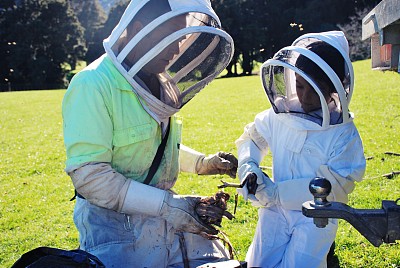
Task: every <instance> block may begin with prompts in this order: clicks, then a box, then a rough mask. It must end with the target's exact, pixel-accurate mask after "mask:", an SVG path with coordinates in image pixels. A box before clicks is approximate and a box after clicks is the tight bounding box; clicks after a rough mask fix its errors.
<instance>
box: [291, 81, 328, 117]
mask: <svg viewBox="0 0 400 268" xmlns="http://www.w3.org/2000/svg"><path fill="white" fill-rule="evenodd" d="M324 88H326V87H322V88H320V90H321V91H322V94H324V96H325V100H326V101H328V100H329V99H330V97H329V93H328V92H324ZM296 92H297V97H298V98H299V101H300V103H301V108H303V110H304V112H306V113H309V112H312V111H314V110H318V109H320V108H321V101H320V98H319V95H318V94H317V92H316V91H315V90H314V88H313V87H312V86H311V85H310V84H309V83H308V82H307V81H306V80H305V79H304V78H303V77H302V76H301V75H298V74H296Z"/></svg>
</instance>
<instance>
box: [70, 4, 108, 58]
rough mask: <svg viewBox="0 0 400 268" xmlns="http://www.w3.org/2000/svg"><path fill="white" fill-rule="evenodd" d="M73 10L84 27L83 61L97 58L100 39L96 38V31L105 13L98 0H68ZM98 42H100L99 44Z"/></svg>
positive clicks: (101, 24)
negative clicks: (84, 46) (84, 49)
mask: <svg viewBox="0 0 400 268" xmlns="http://www.w3.org/2000/svg"><path fill="white" fill-rule="evenodd" d="M69 1H71V6H72V8H73V9H74V11H75V14H76V16H77V17H78V20H79V22H80V24H81V26H82V27H83V28H84V33H85V34H84V38H85V42H86V47H87V53H86V55H85V58H84V59H85V61H86V62H87V63H90V62H92V61H93V60H95V59H96V58H98V57H99V56H100V55H101V54H102V52H103V49H102V45H101V44H102V43H101V41H102V40H98V32H99V30H100V29H101V28H102V27H103V25H104V22H105V21H106V18H107V16H106V13H105V12H104V9H103V7H102V6H101V4H100V2H99V0H86V1H81V0H69ZM99 43H100V44H99Z"/></svg>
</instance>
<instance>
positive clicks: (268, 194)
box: [249, 173, 279, 207]
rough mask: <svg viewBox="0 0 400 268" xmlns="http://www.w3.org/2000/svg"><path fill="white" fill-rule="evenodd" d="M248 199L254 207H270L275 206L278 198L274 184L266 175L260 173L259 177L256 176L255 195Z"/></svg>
mask: <svg viewBox="0 0 400 268" xmlns="http://www.w3.org/2000/svg"><path fill="white" fill-rule="evenodd" d="M249 199H250V201H251V204H252V205H253V206H254V207H270V206H272V205H275V204H277V203H278V202H279V198H278V189H277V186H276V184H275V183H274V182H273V181H272V180H271V179H270V178H269V177H268V175H267V174H265V173H262V174H261V176H260V177H259V176H257V191H256V194H255V196H254V195H249Z"/></svg>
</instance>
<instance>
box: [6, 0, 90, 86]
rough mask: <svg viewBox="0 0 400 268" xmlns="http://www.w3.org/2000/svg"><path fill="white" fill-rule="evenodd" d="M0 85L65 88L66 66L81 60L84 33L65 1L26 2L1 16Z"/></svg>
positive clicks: (38, 0) (83, 49)
mask: <svg viewBox="0 0 400 268" xmlns="http://www.w3.org/2000/svg"><path fill="white" fill-rule="evenodd" d="M0 29H1V30H0V40H1V41H0V42H1V47H0V48H1V49H0V58H1V59H2V61H1V65H0V66H1V68H0V83H2V84H3V86H2V88H4V87H5V86H4V84H7V83H11V86H12V87H13V88H14V89H44V88H54V87H63V86H65V85H66V81H65V73H66V70H65V68H64V66H65V64H69V65H70V66H72V68H74V67H75V64H76V61H77V60H78V59H79V58H81V57H83V55H84V53H85V45H84V42H83V30H82V28H81V26H80V24H79V22H78V20H77V18H76V17H75V16H74V13H73V11H72V9H71V8H70V6H69V4H68V2H66V1H63V0H25V1H20V3H19V4H18V5H17V6H13V7H12V8H9V9H7V10H6V11H4V12H2V13H1V17H0Z"/></svg>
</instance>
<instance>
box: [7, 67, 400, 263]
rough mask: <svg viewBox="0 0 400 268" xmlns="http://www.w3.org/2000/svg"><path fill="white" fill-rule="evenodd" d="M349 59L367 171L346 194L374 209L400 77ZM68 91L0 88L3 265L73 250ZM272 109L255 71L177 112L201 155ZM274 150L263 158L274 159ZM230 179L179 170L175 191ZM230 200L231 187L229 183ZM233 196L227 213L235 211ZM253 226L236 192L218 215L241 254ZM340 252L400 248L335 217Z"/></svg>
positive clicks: (221, 83) (389, 255)
mask: <svg viewBox="0 0 400 268" xmlns="http://www.w3.org/2000/svg"><path fill="white" fill-rule="evenodd" d="M370 65H371V62H370V61H369V60H367V61H360V62H356V63H355V64H354V67H355V71H356V90H355V93H354V95H353V100H352V103H351V105H350V109H351V111H352V112H354V113H355V116H356V119H355V122H356V125H357V127H358V129H359V132H360V135H361V137H362V139H363V143H364V147H365V155H366V156H368V157H373V158H372V159H371V160H368V161H367V171H366V174H365V178H364V180H363V181H362V182H360V183H358V184H357V186H356V189H355V191H354V192H353V193H352V194H351V195H350V202H349V205H351V206H353V207H355V208H380V206H381V202H382V200H384V199H387V200H395V199H397V198H399V197H400V184H399V180H400V176H397V177H394V178H393V179H390V180H389V179H386V178H382V177H379V176H380V175H382V174H385V173H389V172H391V171H395V170H400V157H398V156H389V155H386V154H384V153H385V152H386V151H391V152H397V153H400V142H399V141H400V104H399V101H400V88H399V84H400V76H399V75H398V74H396V73H389V72H387V73H382V72H378V71H372V70H371V69H370ZM64 93H65V91H64V90H53V91H44V90H43V91H28V92H11V93H1V94H0V185H1V187H0V232H1V235H0V267H10V266H11V265H12V264H13V263H14V262H15V261H16V260H17V259H18V258H19V257H20V256H21V254H23V253H24V252H27V251H28V250H31V249H33V248H36V247H39V246H52V247H58V248H64V249H74V248H76V247H78V240H77V239H78V233H77V231H76V229H75V226H74V224H73V221H72V211H73V206H74V202H70V201H69V199H70V198H71V197H72V195H73V186H72V183H71V182H70V179H69V178H68V176H67V175H66V174H65V173H64V171H63V169H64V161H65V152H64V147H63V138H62V119H61V101H62V97H63V95H64ZM268 107H269V104H268V101H267V98H266V97H265V94H264V92H263V91H262V88H261V83H260V79H259V77H258V76H252V77H240V78H225V79H216V80H215V81H213V82H212V83H211V84H210V85H209V86H208V87H207V88H206V89H205V90H204V91H202V92H201V93H199V94H198V96H196V98H195V99H193V100H192V101H191V102H189V104H188V105H187V106H186V107H184V108H183V109H182V111H181V112H180V115H181V116H182V117H183V124H184V130H183V143H184V144H186V145H188V146H190V147H192V148H194V149H196V150H198V151H202V152H204V153H206V154H212V153H215V152H217V151H219V150H223V151H230V152H233V153H234V154H235V155H236V148H235V144H234V141H235V139H237V138H238V137H239V136H240V135H241V133H242V131H243V127H244V126H245V125H246V124H247V123H249V122H251V121H253V119H254V116H255V115H256V114H257V113H258V112H260V111H262V110H264V109H266V108H268ZM271 163H272V159H271V157H267V158H266V159H265V163H264V164H265V165H271ZM220 179H224V180H226V181H230V182H233V181H234V180H233V179H230V178H228V177H226V176H219V175H217V176H197V175H192V174H187V173H183V174H181V176H180V179H179V180H178V182H177V184H176V186H175V187H174V188H175V190H176V191H178V192H179V193H181V194H198V195H211V194H214V193H215V192H216V191H218V189H217V185H219V184H220V181H219V180H220ZM226 191H227V192H228V193H230V194H231V195H232V197H233V195H234V191H233V190H232V189H228V190H226ZM233 204H234V203H233V198H232V200H231V201H230V202H229V210H230V211H233ZM256 223H257V210H256V209H255V208H253V207H252V206H251V205H249V204H247V203H245V202H243V199H241V198H239V206H238V209H237V212H236V218H235V219H234V220H233V221H231V222H229V221H223V224H222V225H223V227H222V230H223V231H224V232H225V233H226V234H227V235H228V237H229V239H230V241H231V243H232V244H233V246H234V248H235V250H236V252H237V254H238V256H239V258H240V259H244V256H245V254H246V250H247V247H248V246H249V245H250V243H251V239H252V236H253V234H254V230H255V226H256ZM336 243H337V245H336V255H337V257H338V259H339V262H340V266H341V267H399V266H400V246H399V244H395V245H382V246H381V247H379V248H375V247H373V246H372V245H371V244H370V243H369V242H368V241H367V240H366V239H365V238H364V237H363V236H362V235H360V234H359V233H358V232H357V231H356V230H355V229H354V228H353V227H352V226H351V225H350V224H348V223H347V222H345V221H342V220H340V227H339V231H338V236H337V239H336Z"/></svg>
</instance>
